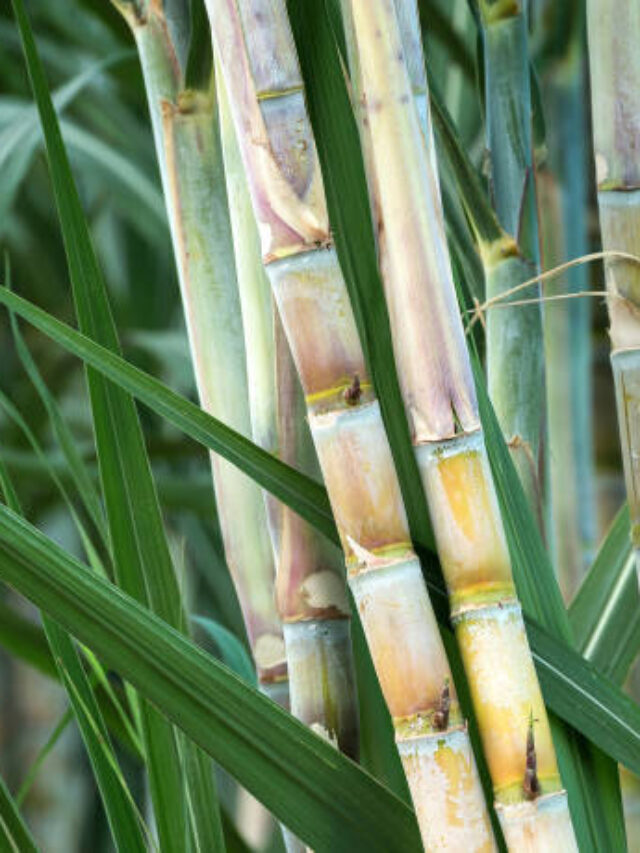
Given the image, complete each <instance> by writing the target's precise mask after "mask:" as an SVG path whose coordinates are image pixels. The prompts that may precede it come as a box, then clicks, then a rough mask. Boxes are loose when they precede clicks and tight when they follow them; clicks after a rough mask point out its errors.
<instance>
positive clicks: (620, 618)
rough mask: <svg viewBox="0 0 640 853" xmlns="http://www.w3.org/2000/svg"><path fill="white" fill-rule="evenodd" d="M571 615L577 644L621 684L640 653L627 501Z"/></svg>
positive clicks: (638, 599)
mask: <svg viewBox="0 0 640 853" xmlns="http://www.w3.org/2000/svg"><path fill="white" fill-rule="evenodd" d="M569 619H570V620H571V625H572V628H573V633H574V637H575V640H576V647H577V648H578V649H580V651H581V652H582V654H583V655H584V656H585V657H586V658H587V659H588V660H590V661H591V662H592V663H593V664H595V666H597V667H598V669H599V670H600V672H602V673H604V674H605V675H607V676H608V677H609V678H611V680H612V681H613V682H614V683H615V684H622V683H623V682H624V680H625V678H626V677H627V675H628V672H629V668H630V666H631V664H632V663H633V661H634V660H635V659H636V657H637V656H638V653H639V652H640V594H639V593H638V578H637V574H636V566H635V560H634V557H633V552H632V548H631V537H630V535H629V508H628V507H627V506H626V505H625V506H623V507H622V509H621V510H620V511H619V512H618V514H617V516H616V517H615V519H614V521H613V523H612V525H611V527H610V528H609V532H608V533H607V535H606V537H605V539H604V541H603V542H602V545H601V546H600V550H599V551H598V554H597V555H596V558H595V560H594V562H593V565H592V566H591V569H590V570H589V573H588V575H587V576H586V578H585V579H584V581H583V582H582V585H581V586H580V589H579V590H578V592H577V594H576V596H575V598H574V600H573V602H572V603H571V607H570V608H569Z"/></svg>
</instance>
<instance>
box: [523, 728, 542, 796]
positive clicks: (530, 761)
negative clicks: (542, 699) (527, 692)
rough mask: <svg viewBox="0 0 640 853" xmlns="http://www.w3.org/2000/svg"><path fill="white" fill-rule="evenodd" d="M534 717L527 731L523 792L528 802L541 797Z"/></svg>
mask: <svg viewBox="0 0 640 853" xmlns="http://www.w3.org/2000/svg"><path fill="white" fill-rule="evenodd" d="M534 722H535V721H534V719H533V715H532V716H531V718H530V719H529V729H528V731H527V758H526V764H525V770H524V780H523V782H522V790H523V791H524V795H525V797H526V798H527V799H528V800H535V799H536V797H539V796H540V793H541V792H540V780H539V779H538V759H537V757H536V743H535V738H534V735H533V724H534Z"/></svg>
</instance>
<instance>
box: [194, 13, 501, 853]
mask: <svg viewBox="0 0 640 853" xmlns="http://www.w3.org/2000/svg"><path fill="white" fill-rule="evenodd" d="M207 5H208V8H209V12H210V20H211V25H212V29H213V33H214V47H215V48H216V50H217V52H218V56H219V57H220V60H221V65H222V68H223V73H224V76H225V82H226V85H227V89H228V91H229V93H230V101H231V106H232V111H233V113H234V121H235V124H236V128H237V129H238V133H239V136H240V139H241V148H242V152H243V159H244V163H245V168H246V169H247V173H248V177H249V184H250V188H251V192H252V197H253V204H254V212H255V215H256V218H257V220H258V226H259V228H260V230H261V233H262V234H263V235H264V236H265V237H266V238H268V241H269V243H268V245H266V246H264V247H263V255H264V260H265V263H268V267H267V269H268V272H269V274H270V278H271V284H272V288H273V290H274V294H275V297H276V300H277V302H278V307H279V310H280V313H281V316H282V320H283V325H284V327H285V330H286V332H287V335H288V338H289V342H290V344H291V348H292V351H293V355H294V359H295V361H296V366H297V369H298V373H299V375H300V378H301V381H302V385H303V389H304V392H305V395H306V400H307V404H308V406H309V414H310V425H311V429H312V433H313V436H314V440H315V443H316V448H317V450H318V456H319V459H320V464H321V468H322V471H323V475H324V478H325V482H326V483H327V488H328V491H329V495H330V499H331V502H332V508H333V510H334V514H335V517H336V521H337V524H338V528H339V531H340V535H341V539H342V542H343V545H344V546H345V551H346V554H347V562H348V564H349V567H350V569H351V570H352V578H351V582H352V584H353V585H354V589H356V587H358V586H359V585H360V584H361V583H364V586H365V588H366V591H367V595H368V604H367V609H368V610H369V612H370V613H371V614H375V613H376V611H377V610H380V612H382V611H383V610H384V607H385V601H384V600H383V599H380V600H378V598H377V593H376V582H375V578H374V577H373V575H376V574H377V572H378V569H377V568H375V567H377V566H381V565H386V566H387V567H388V568H387V569H385V571H389V573H390V574H393V571H394V567H396V566H397V568H398V570H399V572H398V575H397V576H396V577H395V581H394V584H393V585H394V586H395V587H397V588H398V590H397V591H398V592H399V594H400V596H401V597H402V596H403V591H402V585H403V583H404V581H405V579H407V577H408V578H409V580H410V590H409V591H408V592H409V593H410V595H404V598H405V600H407V601H408V600H409V598H410V599H411V600H412V601H411V603H412V604H414V603H415V599H416V597H417V599H418V601H419V602H422V605H421V606H422V607H423V608H424V611H425V612H427V613H428V614H429V620H428V622H427V623H426V624H427V630H430V631H431V632H432V634H431V635H430V636H429V643H430V644H433V646H434V648H435V647H436V646H437V644H438V643H440V639H439V634H438V630H437V626H436V624H435V618H434V616H433V613H432V610H431V605H430V603H429V600H428V597H427V594H426V587H425V585H424V580H423V578H422V576H421V574H420V571H419V569H418V568H416V567H417V561H416V562H415V564H414V568H412V569H411V571H410V572H409V574H408V575H407V576H406V577H405V573H404V572H403V569H404V568H405V564H406V563H407V562H408V561H411V560H414V561H415V560H416V558H415V555H414V554H413V551H412V550H411V546H410V539H409V532H408V529H407V520H406V515H405V511H404V507H403V505H402V500H401V496H400V489H399V485H398V481H397V477H396V475H395V469H394V465H393V459H392V457H391V451H390V448H389V444H388V441H387V439H386V435H385V433H384V427H383V425H382V420H381V417H380V411H379V407H378V405H377V404H376V403H374V397H373V393H372V390H371V388H370V383H369V382H368V379H367V375H366V371H365V369H364V359H363V356H362V349H361V347H360V344H359V341H358V335H357V330H356V324H355V320H354V317H353V313H352V310H351V307H350V305H349V299H348V296H347V291H346V286H345V283H344V279H343V277H342V273H341V271H340V267H339V265H338V262H337V258H336V256H335V252H334V251H333V250H332V249H331V250H328V249H327V248H325V247H324V244H325V243H327V242H329V241H330V236H329V232H328V223H326V204H325V200H324V197H323V196H322V197H320V195H318V194H314V193H313V192H310V190H306V191H305V192H304V195H301V194H300V190H299V189H298V190H297V191H295V196H296V198H295V200H294V202H293V203H292V204H291V209H290V210H287V209H286V206H285V205H282V204H281V203H280V202H281V201H282V199H284V198H285V197H286V196H287V193H286V192H283V191H282V187H281V186H280V184H281V182H283V181H284V182H286V183H287V186H288V188H289V190H290V191H291V192H294V183H297V186H298V187H299V186H300V182H299V181H291V182H289V176H287V175H286V174H285V172H284V171H283V172H282V173H280V174H279V176H278V177H277V179H276V178H275V177H274V176H273V174H272V173H270V172H268V171H267V170H263V165H264V164H263V162H261V159H260V158H261V157H263V158H264V157H270V158H271V166H270V167H269V168H272V166H273V163H276V158H275V157H273V156H272V155H271V154H267V155H263V154H260V149H261V148H262V146H263V144H264V142H265V139H264V136H263V135H262V132H263V130H265V129H267V130H269V129H268V128H267V127H266V120H267V119H269V118H270V117H271V115H272V113H271V110H270V109H268V110H265V109H264V104H265V101H264V100H262V101H260V100H259V93H260V91H268V92H269V102H274V101H275V100H276V99H277V97H278V93H277V92H276V91H275V90H276V85H275V84H272V82H271V81H269V80H260V81H257V80H255V79H254V78H252V76H251V74H252V73H257V72H256V71H255V70H254V71H253V72H252V70H251V68H250V65H249V62H250V60H249V59H248V58H247V46H246V44H245V43H244V42H243V33H242V28H243V22H244V25H245V28H246V29H248V28H249V21H250V16H251V13H252V12H254V13H255V11H258V12H259V13H260V15H262V16H263V18H262V20H261V24H262V25H263V26H265V27H268V26H271V27H274V28H275V29H276V30H277V29H279V28H280V27H281V26H288V25H287V24H286V13H285V4H284V2H283V0H276V2H271V3H269V4H264V3H263V2H262V0H260V1H259V2H250V0H238V2H235V0H222V2H217V3H215V4H214V3H213V2H208V4H207ZM267 6H268V8H267ZM285 41H286V39H285ZM275 44H278V45H279V46H280V49H282V44H283V41H282V39H281V38H280V37H278V38H276V39H275V40H274V41H273V42H272V46H273V45H275ZM291 55H292V56H293V57H294V58H295V54H294V52H293V50H292V52H291ZM271 59H272V60H273V65H274V67H277V65H278V61H279V60H280V56H277V57H276V56H275V55H274V56H272V57H271ZM282 61H283V62H284V65H285V67H289V64H288V59H283V60H282ZM296 67H297V66H296ZM239 78H248V79H239ZM280 96H281V97H282V98H283V102H284V101H285V100H286V101H287V102H288V103H291V102H292V99H291V98H290V97H289V95H288V94H287V93H286V92H281V93H280ZM248 98H252V99H253V103H251V104H248V103H247V99H248ZM298 104H299V102H296V103H295V106H296V107H297V106H298ZM261 108H262V109H261ZM256 111H257V112H258V113H259V118H256ZM295 115H296V114H295V112H294V113H293V114H292V117H295ZM280 118H281V117H280V116H278V126H277V127H276V131H275V132H276V135H277V136H278V138H279V139H280V138H282V137H281V136H280V132H281V127H280V124H279V121H280ZM295 120H297V119H295ZM256 129H257V130H258V133H257V134H256V133H255V132H254V131H255V130H256ZM270 142H271V140H270V138H269V139H267V140H266V143H267V148H269V145H270ZM269 150H270V149H269ZM299 151H300V156H301V158H302V164H301V168H302V169H303V170H304V172H305V174H307V175H308V176H309V175H311V176H313V177H312V178H311V179H310V180H311V183H310V184H309V188H310V189H311V188H315V189H317V188H320V189H321V182H319V181H317V180H316V177H315V176H316V175H318V176H319V168H318V162H317V156H316V153H315V148H314V147H313V145H309V144H308V143H307V145H306V147H305V148H304V150H303V149H302V147H301V148H300V149H299ZM289 162H291V161H289ZM276 165H277V163H276ZM305 208H306V213H307V216H306V217H305V216H304V215H303V211H304V209H305ZM323 217H324V219H323ZM312 220H313V221H314V222H315V223H317V224H320V223H321V221H322V222H324V225H325V226H326V231H325V233H324V236H322V235H321V234H320V233H319V232H316V233H315V234H314V233H313V232H312V229H310V228H308V227H306V223H309V222H311V221H312ZM301 223H302V224H304V227H302V226H301ZM294 256H295V257H294ZM278 258H280V260H277V259H278ZM353 572H355V574H353ZM369 574H371V576H372V577H371V579H370V580H369V579H367V576H368V575H369ZM385 586H386V585H384V584H383V585H382V586H381V587H380V591H381V593H382V594H384V593H385ZM417 588H419V590H420V592H419V593H416V589H417ZM423 615H424V614H423ZM398 630H399V631H400V632H403V631H404V625H400V624H399V625H398ZM417 630H418V629H417V628H416V629H415V630H414V629H412V630H411V632H410V636H409V641H410V642H411V641H412V640H413V637H414V636H415V635H416V633H417ZM420 631H422V632H424V631H425V623H424V621H423V622H422V626H421V628H420ZM372 635H375V636H377V637H381V639H382V640H384V641H385V642H381V643H380V645H379V646H378V645H377V646H376V647H375V648H373V649H372V650H373V652H374V655H373V656H374V664H375V666H376V671H377V672H378V675H379V678H380V680H381V681H382V682H383V683H384V682H385V681H386V680H387V675H389V674H390V666H389V664H390V663H392V665H393V667H394V668H395V669H396V672H395V675H394V677H395V680H396V682H397V684H399V685H400V688H399V693H398V695H397V696H395V695H394V697H393V702H394V708H396V709H397V710H398V712H399V713H400V715H401V716H400V718H397V719H396V720H394V722H395V724H396V731H397V736H398V739H399V740H400V741H403V740H405V739H406V738H407V737H409V736H413V734H416V735H417V734H419V732H417V731H416V732H412V733H411V735H409V734H408V732H407V731H406V729H407V728H408V727H409V726H411V725H412V724H414V723H418V722H419V718H420V717H421V716H422V717H423V723H422V724H421V725H422V726H423V728H424V730H425V731H428V730H429V727H430V723H431V722H434V720H435V714H436V713H438V709H439V707H440V702H441V699H442V693H443V690H444V688H445V686H447V687H448V685H449V684H450V685H451V692H452V700H451V715H452V716H453V715H454V714H456V715H458V717H459V709H458V706H457V700H456V698H455V691H454V686H453V683H452V680H451V678H450V673H449V668H448V664H447V662H446V658H445V656H444V652H443V651H442V652H441V657H440V658H439V661H438V666H439V670H438V672H436V673H435V674H436V677H437V682H436V681H434V684H433V685H429V687H428V689H427V688H426V686H425V690H424V691H423V693H424V694H425V695H426V694H427V693H428V695H429V696H432V697H433V700H434V705H433V706H432V707H422V708H419V709H417V712H416V708H415V707H414V704H413V702H412V700H411V698H409V700H408V702H407V701H406V700H403V695H402V694H403V693H404V692H406V693H407V695H408V696H409V697H411V696H413V692H412V691H413V688H412V673H407V672H406V671H405V661H406V659H407V655H406V654H405V655H404V656H403V657H402V658H398V659H397V661H396V660H394V659H392V658H390V657H389V655H390V654H392V652H393V648H394V647H397V646H398V645H400V644H404V643H405V640H404V639H403V638H402V636H401V635H400V636H396V637H390V636H388V634H387V636H384V628H383V626H382V625H380V626H376V625H375V624H370V630H369V636H372ZM418 636H422V635H420V634H418ZM410 642H409V643H407V644H406V647H407V648H408V646H409V645H410ZM429 643H425V644H424V646H425V647H426V646H427V645H429ZM416 668H419V669H420V672H421V679H423V683H424V682H426V681H427V680H428V679H429V677H430V676H431V677H433V670H432V668H430V667H428V666H427V665H422V664H420V665H418V664H416ZM387 670H389V673H388V672H387ZM443 673H446V674H447V675H446V677H444V676H443ZM441 676H442V677H441ZM443 680H444V683H443ZM448 716H449V715H448V712H447V714H445V715H444V726H443V727H448ZM418 728H420V726H418ZM446 736H447V732H446V731H443V732H442V734H441V737H442V738H443V739H444V738H445V737H446ZM462 737H464V738H466V737H467V734H466V731H465V732H463V734H462ZM406 770H407V773H408V774H409V773H411V772H413V770H412V765H411V763H408V764H407V765H406ZM459 771H460V767H458V766H456V767H452V768H450V772H449V769H448V770H446V771H445V773H444V774H443V777H438V781H439V784H440V786H441V788H442V787H444V791H445V796H444V797H441V796H440V793H441V792H432V793H433V797H434V802H441V803H444V804H445V806H444V807H445V813H444V814H443V815H433V814H428V812H429V808H428V806H426V805H424V806H423V804H419V817H420V821H421V832H422V835H423V838H424V840H425V844H428V843H429V838H430V836H429V825H428V823H431V824H432V825H433V824H434V823H437V822H439V821H440V820H441V819H442V820H444V821H446V820H447V819H448V815H449V813H450V810H449V806H450V805H451V803H452V802H453V800H452V799H451V797H453V798H455V797H456V796H457V793H456V792H457V791H458V787H459V784H458V779H457V777H456V773H458V772H459ZM420 772H421V773H422V772H423V769H422V770H421V771H420ZM464 772H465V774H466V775H467V777H468V778H467V780H466V782H465V786H468V787H469V789H470V790H473V792H474V796H475V797H476V809H475V810H474V811H471V812H470V813H469V818H468V819H469V820H471V821H474V822H475V828H474V829H473V830H472V834H473V835H474V836H475V837H476V838H478V839H481V838H485V837H486V838H487V839H488V841H487V843H486V844H484V845H483V849H485V850H486V849H489V850H491V849H494V845H493V838H492V834H491V829H490V825H489V821H488V815H487V812H486V807H485V805H484V801H483V798H482V793H481V791H480V787H479V785H478V784H477V773H476V770H475V765H474V764H473V762H471V763H470V764H469V765H468V766H466V767H465V768H464ZM422 778H423V779H426V780H428V779H430V778H434V776H431V775H430V774H428V773H427V774H425V775H423V777H422ZM410 784H411V783H410ZM450 786H452V787H450ZM414 791H415V792H416V793H417V794H419V795H420V796H422V797H425V798H426V799H427V800H428V799H429V792H428V790H426V787H425V785H424V784H419V785H416V786H414Z"/></svg>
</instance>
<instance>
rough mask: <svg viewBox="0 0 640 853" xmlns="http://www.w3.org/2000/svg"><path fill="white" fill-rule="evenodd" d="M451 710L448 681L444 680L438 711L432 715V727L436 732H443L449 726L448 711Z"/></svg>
mask: <svg viewBox="0 0 640 853" xmlns="http://www.w3.org/2000/svg"><path fill="white" fill-rule="evenodd" d="M450 710H451V692H450V690H449V679H448V678H447V679H445V682H444V685H443V687H442V693H441V694H440V703H439V705H438V710H437V711H436V712H435V714H434V715H433V727H434V728H435V729H436V731H438V732H442V731H444V730H445V729H446V728H447V726H448V725H449V711H450Z"/></svg>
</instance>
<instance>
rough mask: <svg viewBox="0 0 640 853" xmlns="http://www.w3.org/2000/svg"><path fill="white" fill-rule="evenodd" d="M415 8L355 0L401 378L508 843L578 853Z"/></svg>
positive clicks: (353, 26) (362, 95)
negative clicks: (460, 284)
mask: <svg viewBox="0 0 640 853" xmlns="http://www.w3.org/2000/svg"><path fill="white" fill-rule="evenodd" d="M407 5H411V6H413V7H415V0H408V2H404V0H396V2H395V6H394V3H393V2H391V1H390V0H343V7H344V8H345V12H346V14H345V20H346V24H347V29H348V30H349V32H350V36H349V38H348V42H349V43H350V47H351V51H352V53H354V54H355V57H356V58H355V61H353V62H352V69H353V75H354V77H353V85H354V89H355V91H356V92H357V93H358V104H359V109H360V111H361V112H360V127H361V131H362V135H363V137H364V138H365V142H364V149H365V155H366V156H365V160H366V164H367V168H368V170H369V184H370V187H371V188H372V191H373V193H374V197H375V201H374V204H375V207H376V210H377V222H379V223H380V229H379V232H378V251H379V257H380V267H381V270H382V273H383V279H384V284H385V295H386V299H387V303H388V307H389V316H390V320H391V326H392V336H393V343H394V352H395V356H396V362H397V365H398V376H399V380H400V385H401V389H402V393H403V398H404V402H405V407H406V411H407V416H408V420H409V426H410V429H411V433H412V438H413V442H414V446H415V452H416V457H417V461H418V465H419V468H420V472H421V476H422V480H423V485H424V489H425V493H426V497H427V500H428V503H429V509H430V513H431V519H432V523H433V528H434V533H435V537H436V543H437V548H438V553H439V556H440V561H441V565H442V569H443V573H444V576H445V580H446V582H447V586H448V591H449V596H450V601H451V610H452V619H453V622H454V625H455V630H456V635H457V639H458V643H459V646H460V651H461V654H462V658H463V662H464V665H465V670H466V673H467V678H468V681H469V685H470V688H471V693H472V699H473V702H474V707H475V711H476V716H477V720H478V725H479V728H480V734H481V737H482V742H483V746H484V751H485V755H486V758H487V762H488V765H489V770H490V773H491V777H492V781H493V786H494V792H495V799H496V806H497V811H498V814H499V817H500V821H501V824H502V828H503V831H504V834H505V838H506V841H507V844H508V846H509V847H510V848H511V849H513V850H523V849H531V850H547V849H550V847H549V845H550V844H551V839H552V837H553V835H552V833H560V836H559V837H561V838H562V839H563V843H564V846H563V849H565V850H571V849H576V847H575V839H574V836H573V829H572V826H571V821H570V817H569V810H568V805H567V798H566V794H565V792H564V791H563V790H562V783H561V780H560V776H559V773H558V768H557V764H556V758H555V754H554V748H553V743H552V739H551V733H550V729H549V723H548V719H547V714H546V711H545V707H544V702H543V699H542V695H541V692H540V687H539V684H538V680H537V676H536V673H535V669H534V665H533V661H532V658H531V653H530V650H529V646H528V643H527V639H526V635H525V630H524V623H523V619H522V614H521V611H520V607H519V605H518V602H517V597H516V592H515V587H514V583H513V577H512V572H511V564H510V558H509V552H508V549H507V545H506V541H505V535H504V531H503V527H502V521H501V518H500V513H499V509H498V504H497V499H496V494H495V487H494V484H493V480H492V476H491V472H490V469H489V463H488V459H487V453H486V449H485V446H484V439H483V435H482V429H481V424H480V419H479V415H478V408H477V403H476V395H475V388H474V384H473V379H472V374H471V368H470V362H469V356H468V353H467V350H466V345H465V341H464V334H463V329H462V322H461V319H460V315H459V312H458V307H457V303H456V296H455V289H454V284H453V278H452V273H451V264H450V258H449V254H448V247H447V242H446V238H445V231H444V222H443V213H442V205H441V200H440V192H439V186H438V178H437V174H436V172H435V170H434V169H435V157H434V152H433V143H432V140H431V132H430V129H429V128H428V127H427V128H426V132H425V128H424V113H423V115H422V116H421V115H420V111H419V109H418V108H417V106H416V103H415V101H414V97H413V93H414V91H415V81H414V80H412V75H410V74H409V71H408V62H407V60H406V58H405V56H406V55H411V49H410V46H408V47H407V52H406V53H405V45H404V44H403V38H402V30H401V28H400V26H399V21H398V17H397V14H396V9H397V8H400V9H402V8H403V7H407ZM414 11H415V9H414ZM404 13H405V16H406V14H407V9H406V8H405V9H404ZM405 43H406V42H405ZM421 118H422V119H423V121H421Z"/></svg>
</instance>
